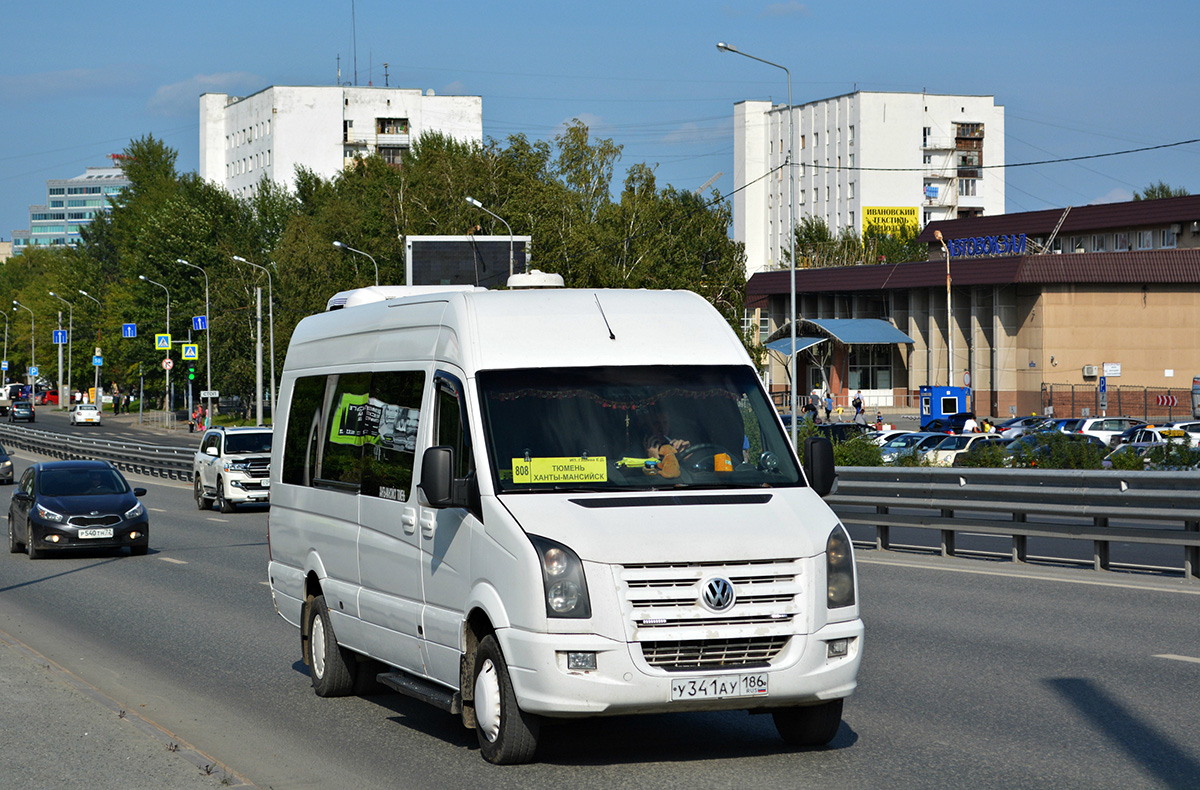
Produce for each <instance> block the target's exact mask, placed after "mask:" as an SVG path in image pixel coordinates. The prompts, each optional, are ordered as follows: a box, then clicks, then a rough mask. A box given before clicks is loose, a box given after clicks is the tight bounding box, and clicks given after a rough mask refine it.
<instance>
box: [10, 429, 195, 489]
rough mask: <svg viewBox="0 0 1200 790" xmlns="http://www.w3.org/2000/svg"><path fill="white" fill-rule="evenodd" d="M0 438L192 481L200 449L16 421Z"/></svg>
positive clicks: (50, 453) (41, 452) (53, 453)
mask: <svg viewBox="0 0 1200 790" xmlns="http://www.w3.org/2000/svg"><path fill="white" fill-rule="evenodd" d="M0 439H2V440H3V442H4V444H5V445H6V446H8V447H16V448H19V449H22V450H28V451H29V452H33V453H38V454H39V455H48V456H50V457H51V458H62V459H77V458H78V459H87V458H95V459H99V460H102V461H111V462H112V463H113V464H114V465H115V466H116V467H117V468H118V469H121V470H123V471H126V472H133V473H135V474H141V475H148V476H150V477H166V478H169V479H171V480H186V481H189V482H190V481H191V479H192V462H193V461H194V459H195V457H196V451H195V450H194V449H188V448H186V447H167V446H165V445H157V444H131V443H128V442H114V441H109V440H107V439H91V438H87V437H83V436H77V435H75V434H65V433H52V432H50V431H39V430H35V429H33V428H26V427H24V426H22V427H20V428H18V427H16V426H15V425H0Z"/></svg>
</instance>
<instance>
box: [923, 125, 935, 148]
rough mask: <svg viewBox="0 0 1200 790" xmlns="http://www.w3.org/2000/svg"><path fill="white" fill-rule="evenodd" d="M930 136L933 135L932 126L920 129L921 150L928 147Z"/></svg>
mask: <svg viewBox="0 0 1200 790" xmlns="http://www.w3.org/2000/svg"><path fill="white" fill-rule="evenodd" d="M931 134H933V127H932V126H926V127H924V128H922V129H921V147H922V148H927V147H928V146H929V135H931Z"/></svg>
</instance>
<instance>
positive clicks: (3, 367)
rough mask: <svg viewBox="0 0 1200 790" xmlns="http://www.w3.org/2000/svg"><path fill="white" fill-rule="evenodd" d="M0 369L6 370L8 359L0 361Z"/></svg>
mask: <svg viewBox="0 0 1200 790" xmlns="http://www.w3.org/2000/svg"><path fill="white" fill-rule="evenodd" d="M0 370H8V360H7V359H6V360H4V361H3V362H0Z"/></svg>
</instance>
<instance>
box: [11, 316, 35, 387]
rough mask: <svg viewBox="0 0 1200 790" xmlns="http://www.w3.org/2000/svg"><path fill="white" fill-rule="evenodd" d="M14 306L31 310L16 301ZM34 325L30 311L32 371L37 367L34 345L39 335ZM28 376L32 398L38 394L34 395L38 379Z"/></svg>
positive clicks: (30, 365) (30, 358)
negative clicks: (35, 337) (35, 336)
mask: <svg viewBox="0 0 1200 790" xmlns="http://www.w3.org/2000/svg"><path fill="white" fill-rule="evenodd" d="M13 304H14V305H16V306H17V307H19V308H21V309H22V310H29V308H28V307H26V306H25V305H23V304H21V303H20V302H18V301H17V300H16V299H13ZM34 323H35V322H34V318H33V311H32V310H29V368H30V369H32V368H36V367H37V354H36V353H34V352H35V351H36V346H35V344H34V335H35V334H36V333H37V329H36V328H35V326H34ZM28 375H29V395H30V397H31V398H32V397H33V395H34V394H36V393H34V390H35V389H37V379H36V377H35V376H34V375H33V374H32V373H29V374H28Z"/></svg>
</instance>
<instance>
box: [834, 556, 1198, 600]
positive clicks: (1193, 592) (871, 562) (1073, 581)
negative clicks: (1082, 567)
mask: <svg viewBox="0 0 1200 790" xmlns="http://www.w3.org/2000/svg"><path fill="white" fill-rule="evenodd" d="M855 560H856V561H857V562H858V564H859V565H892V566H896V567H899V568H916V569H918V570H928V571H944V572H946V573H973V574H976V575H979V576H1003V577H1006V578H1010V579H1032V580H1034V581H1040V582H1060V583H1062V584H1089V585H1092V586H1094V587H1119V588H1121V589H1124V590H1143V591H1145V592H1161V593H1176V594H1179V595H1200V589H1196V590H1181V589H1173V588H1170V587H1151V586H1150V585H1145V584H1128V583H1122V582H1112V581H1102V580H1100V579H1060V578H1057V577H1054V576H1038V575H1035V574H1032V573H1006V572H1003V571H985V570H975V569H973V568H944V567H938V566H936V565H918V564H916V563H912V562H895V561H892V560H873V559H865V558H863V556H862V555H861V554H856V555H855ZM1090 572H1093V573H1094V571H1090Z"/></svg>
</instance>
